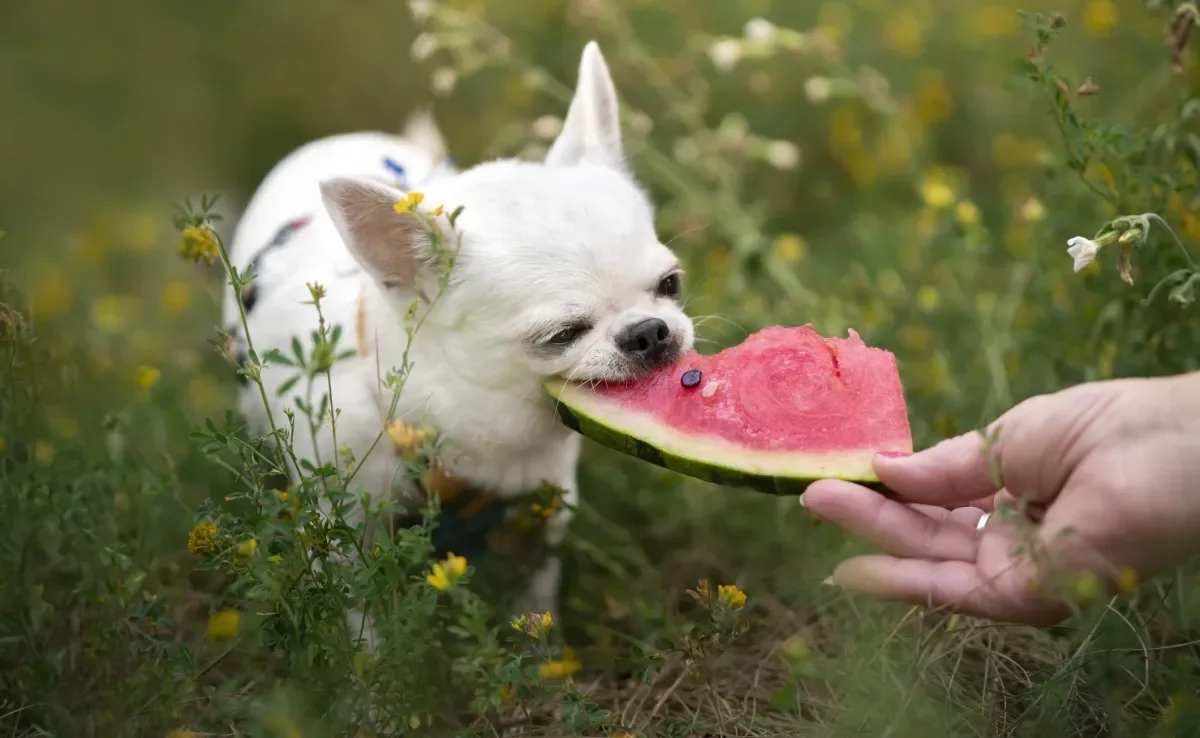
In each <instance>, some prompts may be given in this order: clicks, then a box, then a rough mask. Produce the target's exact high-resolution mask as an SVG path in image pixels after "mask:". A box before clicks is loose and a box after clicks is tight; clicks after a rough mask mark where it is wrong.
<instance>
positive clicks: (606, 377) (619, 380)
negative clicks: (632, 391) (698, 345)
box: [559, 344, 688, 384]
mask: <svg viewBox="0 0 1200 738" xmlns="http://www.w3.org/2000/svg"><path fill="white" fill-rule="evenodd" d="M687 351H688V349H685V348H684V347H683V346H682V345H681V344H674V345H672V346H671V347H670V348H669V349H668V350H666V351H664V352H663V353H662V354H661V355H660V356H657V357H655V358H654V359H652V360H648V359H645V358H643V357H639V356H633V355H630V354H619V353H613V354H611V355H610V356H609V357H607V360H606V361H605V362H604V363H603V364H601V365H600V366H595V367H591V368H590V371H580V370H579V369H578V368H577V369H575V370H572V371H569V372H564V373H562V374H560V375H559V378H560V379H566V380H569V381H573V382H580V383H594V384H623V383H626V382H638V381H641V380H643V379H646V378H648V377H651V376H653V375H655V374H657V373H658V372H661V371H664V370H666V369H669V368H670V367H671V366H673V365H674V364H676V363H678V362H679V360H680V359H682V358H683V355H684V354H686V353H687Z"/></svg>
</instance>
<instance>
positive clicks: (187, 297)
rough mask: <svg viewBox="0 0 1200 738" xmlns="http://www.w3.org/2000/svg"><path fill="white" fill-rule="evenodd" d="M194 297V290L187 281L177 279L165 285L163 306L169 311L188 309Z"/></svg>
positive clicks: (176, 311)
mask: <svg viewBox="0 0 1200 738" xmlns="http://www.w3.org/2000/svg"><path fill="white" fill-rule="evenodd" d="M191 299H192V290H191V287H189V286H188V283H187V282H184V281H181V280H178V279H175V280H172V281H170V282H167V283H166V284H164V285H163V291H162V306H163V310H166V311H167V312H169V313H181V312H183V311H184V310H187V306H188V303H189V302H191Z"/></svg>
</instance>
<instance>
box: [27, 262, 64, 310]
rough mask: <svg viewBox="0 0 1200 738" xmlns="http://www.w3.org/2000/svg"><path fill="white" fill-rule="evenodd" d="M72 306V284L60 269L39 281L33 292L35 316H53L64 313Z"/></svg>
mask: <svg viewBox="0 0 1200 738" xmlns="http://www.w3.org/2000/svg"><path fill="white" fill-rule="evenodd" d="M69 307H71V286H70V285H69V284H67V280H65V279H63V276H62V274H61V273H59V272H58V271H53V272H50V273H49V274H47V275H46V276H45V277H43V278H42V281H40V282H38V286H37V290H36V291H35V292H34V293H33V314H34V317H35V318H53V317H54V316H56V315H62V314H63V313H65V312H66V311H67V309H68V308H69Z"/></svg>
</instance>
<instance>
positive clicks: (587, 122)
mask: <svg viewBox="0 0 1200 738" xmlns="http://www.w3.org/2000/svg"><path fill="white" fill-rule="evenodd" d="M619 113H620V109H619V104H618V101H617V88H616V86H615V85H613V81H612V75H611V74H609V71H608V64H606V63H605V61H604V56H603V55H602V54H601V53H600V46H599V45H598V44H597V43H596V42H595V41H589V42H588V45H587V46H585V47H584V48H583V58H582V59H581V60H580V62H579V79H578V81H577V82H576V83H575V97H574V98H573V99H572V100H571V107H570V108H568V109H567V117H566V120H565V121H563V129H562V132H561V133H559V135H558V138H557V139H556V140H555V141H554V144H553V145H552V146H551V147H550V151H549V152H548V153H547V154H546V164H550V165H555V166H571V165H574V164H579V163H580V162H590V163H593V164H601V165H604V166H609V167H613V168H614V169H621V170H624V169H625V153H624V151H623V149H622V146H621V120H620V116H619Z"/></svg>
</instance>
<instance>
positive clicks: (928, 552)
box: [802, 479, 983, 561]
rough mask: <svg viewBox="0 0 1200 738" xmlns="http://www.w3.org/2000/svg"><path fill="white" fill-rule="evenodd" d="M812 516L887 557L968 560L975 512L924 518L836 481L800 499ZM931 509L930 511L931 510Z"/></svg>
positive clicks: (934, 514)
mask: <svg viewBox="0 0 1200 738" xmlns="http://www.w3.org/2000/svg"><path fill="white" fill-rule="evenodd" d="M802 502H803V504H804V506H805V507H806V508H807V509H808V510H809V511H810V512H812V513H813V514H815V515H817V516H818V517H820V518H822V519H824V520H827V521H829V522H831V523H834V524H835V525H837V526H839V527H840V528H842V529H843V530H845V531H846V532H847V533H849V534H851V535H853V536H855V537H857V538H861V539H864V540H866V541H868V542H869V543H871V544H873V545H875V546H877V547H879V548H880V549H882V550H883V551H884V552H886V553H889V554H891V555H893V556H903V557H910V558H924V559H938V560H942V559H949V560H955V561H974V560H975V557H976V554H977V551H978V549H977V546H978V541H979V537H978V536H977V535H976V533H975V523H976V522H977V521H978V519H979V517H980V516H981V515H982V514H983V512H982V511H981V510H974V511H972V510H966V509H964V510H962V511H948V510H938V509H936V508H931V509H930V511H929V514H927V513H926V512H923V511H921V510H917V509H913V508H912V507H910V506H908V505H906V504H904V503H901V502H896V501H895V500H889V499H888V498H886V497H884V496H882V495H880V494H878V493H876V492H873V491H872V490H869V489H867V488H865V487H860V486H859V485H857V484H851V483H850V482H844V481H841V480H834V479H829V480H822V481H818V482H814V483H813V484H812V485H810V486H809V488H808V490H807V491H806V492H805V493H804V495H803V496H802ZM935 511H936V512H935Z"/></svg>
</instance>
